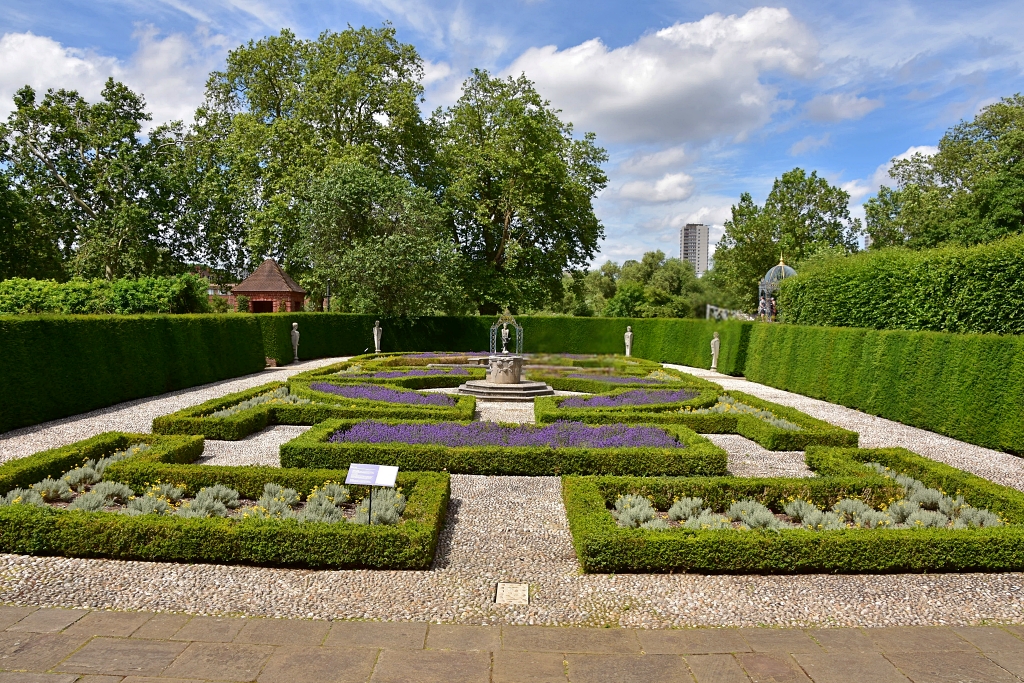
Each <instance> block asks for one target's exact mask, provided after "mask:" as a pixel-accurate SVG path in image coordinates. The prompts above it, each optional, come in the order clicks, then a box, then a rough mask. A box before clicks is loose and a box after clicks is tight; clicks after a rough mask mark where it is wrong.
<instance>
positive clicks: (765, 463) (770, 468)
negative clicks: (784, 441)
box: [704, 434, 814, 477]
mask: <svg viewBox="0 0 1024 683" xmlns="http://www.w3.org/2000/svg"><path fill="white" fill-rule="evenodd" d="M704 437H705V438H706V439H708V441H710V442H711V443H713V444H715V445H716V446H718V447H719V448H721V449H723V450H724V451H725V452H726V453H728V454H729V464H728V467H729V472H730V473H731V474H733V475H735V476H737V477H813V476H814V473H813V472H811V470H810V468H809V467H807V463H806V462H805V461H804V452H803V451H769V450H768V449H766V448H764V447H763V446H761V444H759V443H756V442H754V441H751V440H750V439H748V438H746V437H743V436H740V435H739V434H705V435H704Z"/></svg>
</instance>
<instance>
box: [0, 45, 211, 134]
mask: <svg viewBox="0 0 1024 683" xmlns="http://www.w3.org/2000/svg"><path fill="white" fill-rule="evenodd" d="M133 37H134V38H135V39H136V41H137V42H138V48H137V49H136V51H135V53H134V54H133V55H132V56H131V57H130V58H129V59H128V60H127V61H122V60H118V59H116V58H114V57H109V56H105V55H100V54H96V53H94V52H91V51H88V50H80V49H77V48H73V47H66V46H64V45H61V44H60V43H58V42H57V41H55V40H53V39H52V38H48V37H46V36H37V35H35V34H33V33H7V34H4V35H3V36H2V37H0V116H3V117H6V115H7V113H8V112H10V111H11V109H12V108H13V104H12V102H11V98H12V96H13V95H14V93H15V91H17V90H18V89H19V88H21V87H22V86H24V85H31V86H32V87H33V88H35V90H36V92H37V97H40V98H41V96H42V94H43V93H44V92H45V91H46V89H47V88H55V89H59V88H64V89H67V90H77V91H78V92H79V93H80V94H81V95H82V96H83V97H84V98H86V100H88V101H89V102H95V101H97V100H98V99H99V97H100V92H101V91H102V89H103V84H104V83H105V82H106V80H107V78H109V77H113V78H115V79H117V80H120V81H123V82H124V83H125V84H127V85H128V87H130V88H132V90H134V91H135V92H137V93H141V94H142V95H144V96H145V98H146V103H147V108H148V110H149V111H150V112H151V113H152V114H153V122H152V123H153V125H158V124H160V123H164V122H166V121H171V120H175V119H182V120H185V121H189V120H191V118H192V115H193V113H194V112H195V108H196V106H197V105H198V104H199V103H200V102H201V101H202V99H203V92H204V89H205V84H206V77H207V75H208V74H209V72H210V71H211V70H212V69H213V68H215V66H216V65H217V64H218V63H219V62H220V60H221V59H222V56H223V54H224V52H225V51H226V49H227V48H226V44H225V41H224V39H223V38H222V37H221V36H217V35H210V34H208V33H206V32H204V31H199V32H197V33H196V34H194V35H192V36H186V35H184V34H180V33H176V34H172V35H169V36H160V35H159V33H158V32H157V30H156V29H155V28H153V27H151V26H146V27H141V28H139V29H138V30H137V31H136V32H135V34H134V36H133Z"/></svg>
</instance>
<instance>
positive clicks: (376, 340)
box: [373, 320, 384, 353]
mask: <svg viewBox="0 0 1024 683" xmlns="http://www.w3.org/2000/svg"><path fill="white" fill-rule="evenodd" d="M383 334H384V328H383V327H381V326H380V321H379V320H378V321H377V322H376V323H374V325H373V351H374V353H380V338H381V336H382V335H383Z"/></svg>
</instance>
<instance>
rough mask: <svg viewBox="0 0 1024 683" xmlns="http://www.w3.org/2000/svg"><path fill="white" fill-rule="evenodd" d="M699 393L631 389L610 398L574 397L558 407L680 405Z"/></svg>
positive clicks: (678, 390)
mask: <svg viewBox="0 0 1024 683" xmlns="http://www.w3.org/2000/svg"><path fill="white" fill-rule="evenodd" d="M698 395H699V392H697V391H692V390H689V389H660V390H653V391H652V390H649V389H631V390H630V391H626V392H623V393H621V394H614V395H608V396H591V397H589V398H584V397H577V396H573V397H570V398H567V399H565V400H563V401H562V402H561V403H560V404H559V405H558V407H559V408H562V409H565V408H622V407H624V406H642V405H650V404H652V403H680V402H682V401H689V400H690V399H691V398H696V397H697V396H698Z"/></svg>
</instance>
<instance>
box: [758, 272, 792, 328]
mask: <svg viewBox="0 0 1024 683" xmlns="http://www.w3.org/2000/svg"><path fill="white" fill-rule="evenodd" d="M794 275H796V271H795V270H793V269H792V268H790V267H789V266H787V265H786V264H785V262H784V261H783V260H782V257H781V256H779V265H777V266H772V267H771V268H769V269H768V272H767V273H765V274H764V277H763V278H761V281H760V282H758V283H757V317H758V319H759V320H767V321H772V322H774V320H775V314H776V310H775V296H776V295H777V294H778V293H779V285H780V284H781V283H782V281H783V280H785V279H786V278H790V277H793V276H794Z"/></svg>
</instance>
